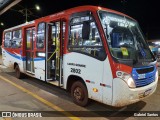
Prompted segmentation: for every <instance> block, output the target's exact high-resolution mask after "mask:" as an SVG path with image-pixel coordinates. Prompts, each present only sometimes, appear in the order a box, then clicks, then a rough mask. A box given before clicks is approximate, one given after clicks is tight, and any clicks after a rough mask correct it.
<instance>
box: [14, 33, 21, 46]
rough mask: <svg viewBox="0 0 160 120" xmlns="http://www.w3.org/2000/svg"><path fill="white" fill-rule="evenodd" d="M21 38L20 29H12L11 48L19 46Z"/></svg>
mask: <svg viewBox="0 0 160 120" xmlns="http://www.w3.org/2000/svg"><path fill="white" fill-rule="evenodd" d="M21 40H22V30H15V31H13V39H12V48H20V47H21Z"/></svg>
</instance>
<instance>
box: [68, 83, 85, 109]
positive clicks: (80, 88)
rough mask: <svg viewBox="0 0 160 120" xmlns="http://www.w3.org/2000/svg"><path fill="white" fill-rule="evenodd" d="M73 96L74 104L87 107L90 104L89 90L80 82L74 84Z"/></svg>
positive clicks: (72, 88)
mask: <svg viewBox="0 0 160 120" xmlns="http://www.w3.org/2000/svg"><path fill="white" fill-rule="evenodd" d="M71 96H72V99H73V101H74V103H76V104H78V105H80V106H86V105H87V103H88V92H87V88H86V86H85V85H84V84H83V83H82V82H80V81H76V82H74V83H73V84H72V87H71Z"/></svg>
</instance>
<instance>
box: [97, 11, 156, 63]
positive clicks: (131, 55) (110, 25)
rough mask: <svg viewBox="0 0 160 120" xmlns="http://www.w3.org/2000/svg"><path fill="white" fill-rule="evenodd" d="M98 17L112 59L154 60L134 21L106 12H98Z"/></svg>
mask: <svg viewBox="0 0 160 120" xmlns="http://www.w3.org/2000/svg"><path fill="white" fill-rule="evenodd" d="M99 17H100V20H101V24H102V26H103V29H104V32H105V34H106V37H107V38H106V39H107V43H108V46H109V49H110V51H111V54H112V56H113V57H114V58H116V59H120V60H133V61H134V60H135V61H138V60H142V61H153V60H155V59H154V56H153V54H152V53H151V51H150V49H149V47H148V44H147V43H146V41H145V40H144V36H143V34H142V32H141V30H140V28H139V25H138V23H137V22H136V21H135V20H133V19H131V18H129V17H126V16H122V15H118V14H115V13H110V12H106V11H99Z"/></svg>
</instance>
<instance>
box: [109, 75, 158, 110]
mask: <svg viewBox="0 0 160 120" xmlns="http://www.w3.org/2000/svg"><path fill="white" fill-rule="evenodd" d="M157 82H158V79H157V80H155V81H154V82H152V83H151V84H149V85H147V86H143V87H139V88H129V87H128V85H127V84H126V83H125V82H124V81H123V80H122V79H120V78H115V79H113V94H112V95H113V97H112V98H113V99H112V106H115V107H122V106H126V105H129V104H132V103H135V102H138V101H140V100H142V99H144V98H146V97H148V96H150V95H152V94H153V93H154V92H155V90H156V88H157Z"/></svg>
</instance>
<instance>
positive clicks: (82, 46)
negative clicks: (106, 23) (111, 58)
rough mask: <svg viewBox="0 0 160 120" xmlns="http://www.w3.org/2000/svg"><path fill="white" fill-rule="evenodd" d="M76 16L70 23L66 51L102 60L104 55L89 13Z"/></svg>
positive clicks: (99, 38)
mask: <svg viewBox="0 0 160 120" xmlns="http://www.w3.org/2000/svg"><path fill="white" fill-rule="evenodd" d="M85 13H86V14H85ZM76 14H77V15H74V17H72V19H71V21H70V31H69V32H70V35H69V43H68V49H69V50H70V51H74V52H79V53H82V54H86V55H89V56H92V57H94V58H97V59H100V60H104V59H105V58H106V53H105V50H104V47H103V44H102V40H101V37H100V34H99V30H98V28H97V25H96V22H95V20H94V18H93V16H92V15H91V12H89V11H87V12H82V13H76Z"/></svg>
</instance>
